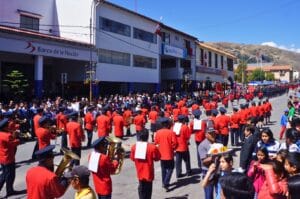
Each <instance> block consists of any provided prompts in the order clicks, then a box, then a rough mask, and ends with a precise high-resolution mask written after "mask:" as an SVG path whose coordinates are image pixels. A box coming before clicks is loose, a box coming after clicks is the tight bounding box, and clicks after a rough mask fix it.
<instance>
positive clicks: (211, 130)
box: [205, 127, 216, 134]
mask: <svg viewBox="0 0 300 199" xmlns="http://www.w3.org/2000/svg"><path fill="white" fill-rule="evenodd" d="M205 133H209V134H216V129H214V128H212V127H210V128H207V129H206V131H205Z"/></svg>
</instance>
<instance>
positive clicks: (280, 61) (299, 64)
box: [208, 42, 300, 71]
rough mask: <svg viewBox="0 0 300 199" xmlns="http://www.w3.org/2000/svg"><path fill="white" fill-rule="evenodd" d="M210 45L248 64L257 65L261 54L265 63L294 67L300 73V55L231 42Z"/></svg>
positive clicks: (266, 47)
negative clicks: (258, 56)
mask: <svg viewBox="0 0 300 199" xmlns="http://www.w3.org/2000/svg"><path fill="white" fill-rule="evenodd" d="M208 44H209V45H212V46H213V47H215V48H218V49H220V50H224V51H226V52H228V53H231V54H233V55H235V56H236V57H237V58H238V59H239V60H244V61H247V63H256V62H257V59H256V57H257V55H259V54H261V55H262V60H263V62H264V63H268V62H272V63H274V65H292V66H293V67H294V69H295V70H297V71H300V53H296V52H292V51H288V50H282V49H279V48H275V47H271V46H264V45H253V44H239V43H229V42H215V43H208Z"/></svg>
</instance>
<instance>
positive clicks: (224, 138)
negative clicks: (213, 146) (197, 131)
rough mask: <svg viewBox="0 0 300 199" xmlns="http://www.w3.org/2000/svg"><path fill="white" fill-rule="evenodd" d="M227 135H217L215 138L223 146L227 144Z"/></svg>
mask: <svg viewBox="0 0 300 199" xmlns="http://www.w3.org/2000/svg"><path fill="white" fill-rule="evenodd" d="M228 137H229V135H221V134H219V135H217V140H218V141H219V142H220V143H222V144H223V145H224V146H227V145H228Z"/></svg>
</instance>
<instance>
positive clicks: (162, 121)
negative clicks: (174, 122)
mask: <svg viewBox="0 0 300 199" xmlns="http://www.w3.org/2000/svg"><path fill="white" fill-rule="evenodd" d="M157 122H158V123H161V124H165V123H169V122H170V119H169V118H167V117H161V118H158V119H157Z"/></svg>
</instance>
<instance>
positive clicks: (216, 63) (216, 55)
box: [215, 53, 218, 68]
mask: <svg viewBox="0 0 300 199" xmlns="http://www.w3.org/2000/svg"><path fill="white" fill-rule="evenodd" d="M215 68H218V54H217V53H215Z"/></svg>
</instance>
